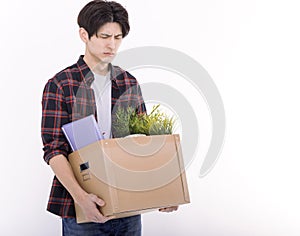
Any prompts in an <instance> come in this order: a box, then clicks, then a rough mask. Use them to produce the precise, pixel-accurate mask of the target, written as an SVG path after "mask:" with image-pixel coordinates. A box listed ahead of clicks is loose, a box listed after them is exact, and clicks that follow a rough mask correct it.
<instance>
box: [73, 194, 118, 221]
mask: <svg viewBox="0 0 300 236" xmlns="http://www.w3.org/2000/svg"><path fill="white" fill-rule="evenodd" d="M77 203H78V205H79V206H80V208H81V209H82V211H83V213H84V215H85V217H86V219H87V220H88V221H92V222H95V223H105V222H106V221H109V220H111V219H113V218H115V217H114V216H111V217H105V216H103V215H102V214H101V212H100V211H99V209H98V207H97V205H98V206H99V207H102V206H104V205H105V202H104V201H103V200H102V199H100V198H98V197H97V196H96V195H94V194H86V195H85V196H84V198H83V199H81V200H79V201H78V202H77Z"/></svg>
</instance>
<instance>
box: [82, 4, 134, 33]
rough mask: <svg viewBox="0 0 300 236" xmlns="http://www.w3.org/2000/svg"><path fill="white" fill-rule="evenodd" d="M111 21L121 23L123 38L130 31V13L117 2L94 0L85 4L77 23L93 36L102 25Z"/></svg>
mask: <svg viewBox="0 0 300 236" xmlns="http://www.w3.org/2000/svg"><path fill="white" fill-rule="evenodd" d="M109 22H116V23H119V24H120V26H121V28H122V35H123V38H124V37H125V36H126V35H127V34H128V33H129V30H130V26H129V22H128V13H127V11H126V9H125V8H124V7H123V6H122V5H121V4H120V3H117V2H114V1H103V0H94V1H91V2H89V3H88V4H87V5H85V6H84V7H83V8H82V10H81V11H80V12H79V15H78V18H77V23H78V25H79V27H82V28H84V29H85V30H86V31H87V32H88V34H89V38H91V37H92V36H93V35H94V34H96V35H97V31H98V30H99V28H100V27H101V26H103V25H104V24H106V23H109Z"/></svg>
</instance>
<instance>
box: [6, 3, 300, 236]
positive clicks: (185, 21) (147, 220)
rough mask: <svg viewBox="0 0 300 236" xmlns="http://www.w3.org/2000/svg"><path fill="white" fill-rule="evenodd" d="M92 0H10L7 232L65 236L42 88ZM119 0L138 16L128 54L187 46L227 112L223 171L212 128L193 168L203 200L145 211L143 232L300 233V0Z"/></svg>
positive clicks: (72, 55) (194, 195) (194, 196)
mask: <svg viewBox="0 0 300 236" xmlns="http://www.w3.org/2000/svg"><path fill="white" fill-rule="evenodd" d="M87 2H88V1H74V0H72V1H71V0H65V1H58V0H52V1H37V0H28V1H21V0H15V1H1V3H0V30H1V39H0V42H1V44H0V52H1V59H0V60H1V62H0V66H1V85H0V88H1V93H0V101H1V118H0V119H1V122H0V128H1V131H0V141H1V142H0V145H1V171H0V177H1V178H0V184H1V185H0V186H1V197H0V199H1V201H0V210H1V216H0V222H1V223H0V229H1V235H6V236H10V235H26V236H27V235H28V236H40V235H43V236H45V235H47V236H53V235H60V232H61V229H60V228H61V226H60V221H59V219H58V218H57V217H55V216H53V215H51V214H49V213H48V212H46V211H45V208H46V202H47V199H48V195H49V190H50V185H51V179H52V172H51V170H50V168H49V167H48V166H47V165H46V164H45V163H44V162H43V159H42V143H41V139H40V119H41V95H42V89H43V86H44V84H45V83H46V81H47V80H48V79H49V78H50V77H52V76H53V75H54V74H55V73H56V72H58V71H60V70H61V69H63V68H65V67H66V66H69V65H71V64H73V63H74V62H75V61H76V60H77V58H78V56H79V55H80V54H82V53H83V49H84V45H83V43H82V42H81V41H80V39H79V37H78V33H77V32H78V28H77V25H76V17H77V14H78V12H79V10H80V9H81V8H82V7H83V6H84V4H86V3H87ZM120 3H122V4H123V5H124V6H126V8H127V10H128V11H129V15H130V22H131V32H130V34H129V35H128V37H127V38H125V40H124V42H123V45H122V48H121V50H124V49H127V48H133V47H137V46H151V45H155V46H165V47H170V48H174V49H176V50H179V51H182V52H184V53H186V54H188V55H189V56H191V57H192V58H194V59H195V60H197V61H198V62H199V63H200V64H201V65H202V66H203V67H204V68H205V69H206V70H207V71H208V73H209V74H210V75H211V77H212V78H213V79H214V81H215V83H216V85H217V87H218V89H219V91H220V93H221V96H222V98H223V102H224V105H225V110H226V139H225V143H224V148H223V151H222V154H221V156H220V158H219V161H218V162H217V164H216V166H215V168H214V169H213V170H212V171H211V172H210V173H209V174H208V175H207V176H205V177H204V178H199V177H198V174H199V170H200V167H201V162H202V160H203V158H204V156H205V148H204V147H206V146H207V143H208V142H209V140H208V137H209V135H207V137H206V136H205V135H203V137H202V139H204V140H203V143H204V145H203V146H201V145H202V144H201V143H200V147H199V150H198V153H197V155H196V156H197V158H196V159H195V161H194V163H193V165H192V166H191V167H190V168H189V169H188V171H187V172H188V173H187V174H188V181H189V187H190V195H191V200H192V203H191V204H189V205H185V206H182V207H181V208H180V210H179V211H178V212H176V213H172V214H162V213H158V212H153V213H147V214H145V215H144V216H143V231H144V235H145V236H151V235H192V236H193V235H195V236H196V235H205V236H266V235H271V236H282V235H288V236H299V235H300V224H299V218H300V214H299V212H300V203H299V202H300V201H299V199H300V191H299V180H300V171H299V169H300V161H299V136H300V126H299V120H300V112H299V100H300V94H299V92H298V90H299V85H300V83H299V69H298V67H299V65H298V64H299V55H300V46H299V45H300V44H299V42H300V33H299V22H300V15H299V10H300V9H299V6H298V1H296V0H294V1H293V0H285V1H283V0H277V1H276V0H275V1H274V0H273V1H271V0H259V1H254V0H227V1H224V0H209V1H208V0H207V1H205V0H198V1H196V0H195V1H193V0H185V1H177V0H175V1H171V0H164V1H157V0H152V1H146V0H142V1H141V0H131V1H129V0H128V1H126V0H122V1H120ZM141 80H142V78H141ZM185 92H186V93H187V94H188V93H189V91H185ZM199 100H201V97H199ZM200 104H201V103H200ZM206 113H207V112H206ZM201 115H202V114H199V116H200V117H201ZM203 116H206V115H205V111H203ZM206 133H209V132H206ZM206 133H204V134H206ZM205 137H206V138H205Z"/></svg>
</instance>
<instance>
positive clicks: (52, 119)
mask: <svg viewBox="0 0 300 236" xmlns="http://www.w3.org/2000/svg"><path fill="white" fill-rule="evenodd" d="M55 81H56V80H55V79H51V80H49V81H48V82H47V84H46V85H45V88H44V91H43V97H42V122H41V135H42V141H43V145H44V147H43V150H44V160H45V161H46V163H48V164H49V161H50V159H51V158H52V157H54V156H56V155H59V154H62V155H64V156H65V157H67V155H68V153H69V149H70V147H69V145H68V143H67V140H66V138H65V136H64V134H63V132H62V129H61V126H62V125H63V124H66V123H68V112H67V107H66V103H65V98H64V94H63V90H62V89H61V88H60V87H59V86H58V85H57V82H55Z"/></svg>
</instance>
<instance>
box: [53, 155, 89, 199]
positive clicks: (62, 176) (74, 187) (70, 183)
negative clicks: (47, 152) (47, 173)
mask: <svg viewBox="0 0 300 236" xmlns="http://www.w3.org/2000/svg"><path fill="white" fill-rule="evenodd" d="M49 164H50V166H51V168H52V170H53V172H54V174H55V175H56V177H57V178H58V180H59V181H60V182H61V183H62V185H63V186H64V187H65V188H66V189H67V190H68V192H69V193H70V194H71V196H72V198H73V199H74V201H75V202H77V203H78V202H80V201H81V200H82V199H83V198H84V197H85V196H86V195H87V193H86V192H85V191H84V190H83V189H82V188H81V187H80V185H79V184H78V182H77V180H76V178H75V176H74V173H73V171H72V168H71V165H70V163H69V162H68V160H67V159H66V157H64V156H63V155H57V156H55V157H53V158H51V160H50V162H49Z"/></svg>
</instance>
